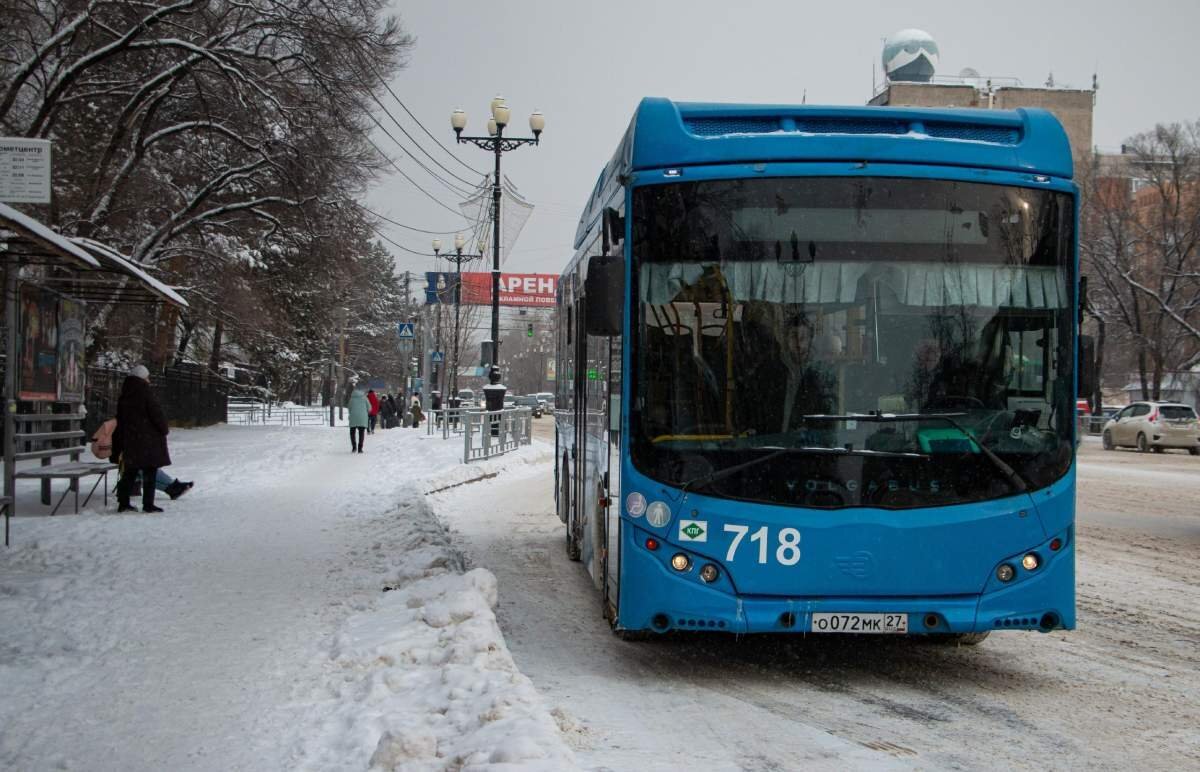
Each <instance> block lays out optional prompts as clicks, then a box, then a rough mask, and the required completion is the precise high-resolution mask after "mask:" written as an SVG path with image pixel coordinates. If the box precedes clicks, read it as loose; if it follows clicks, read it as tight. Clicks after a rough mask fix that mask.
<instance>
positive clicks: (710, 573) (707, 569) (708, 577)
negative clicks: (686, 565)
mask: <svg viewBox="0 0 1200 772" xmlns="http://www.w3.org/2000/svg"><path fill="white" fill-rule="evenodd" d="M718 574H720V572H719V571H718V570H717V567H716V566H714V565H713V564H712V563H705V564H704V565H703V566H701V567H700V578H701V579H702V580H704V582H705V583H706V584H712V583H713V582H715V581H717V576H718Z"/></svg>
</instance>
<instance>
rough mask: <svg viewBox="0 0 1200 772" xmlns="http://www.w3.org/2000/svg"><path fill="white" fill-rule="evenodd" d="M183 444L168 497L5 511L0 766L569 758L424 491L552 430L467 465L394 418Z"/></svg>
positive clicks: (32, 490)
mask: <svg viewBox="0 0 1200 772" xmlns="http://www.w3.org/2000/svg"><path fill="white" fill-rule="evenodd" d="M171 447H172V455H173V457H174V458H175V460H176V466H175V467H173V468H172V469H171V470H170V471H172V472H174V473H176V474H179V475H180V476H182V477H183V478H184V479H194V480H195V481H196V488H195V489H194V490H193V491H192V492H191V493H189V494H188V495H186V496H185V497H184V498H182V499H180V500H179V501H176V502H166V503H164V504H163V506H164V507H165V508H166V509H167V511H166V513H165V514H162V515H142V514H129V515H116V514H112V511H113V510H114V509H115V505H110V507H109V511H108V512H107V513H106V512H104V511H103V507H102V506H100V505H99V503H98V502H94V503H93V505H92V507H91V509H90V510H89V511H85V512H84V513H83V514H81V515H79V516H71V515H67V516H63V515H59V516H57V517H54V518H49V517H22V518H19V519H17V520H15V521H14V523H13V541H14V546H13V547H11V548H9V549H8V550H4V551H3V552H0V620H2V622H0V684H2V685H3V686H0V768H6V769H25V770H33V769H46V768H60V769H124V770H128V769H173V770H178V769H222V770H224V769H254V770H270V769H292V768H307V769H365V768H368V767H376V768H383V769H392V768H397V767H399V768H404V769H444V768H453V769H457V768H460V767H466V768H475V767H479V768H486V767H488V766H491V765H498V766H499V767H500V768H503V767H505V766H507V765H509V764H511V763H513V762H519V763H521V764H522V766H525V767H535V768H536V767H541V768H545V769H563V768H570V767H573V766H574V761H573V758H572V756H571V753H570V751H569V750H568V749H567V748H566V746H565V745H564V744H563V742H562V740H561V738H560V737H559V734H558V731H557V729H556V726H555V723H554V720H553V719H552V718H551V716H550V714H549V713H548V712H547V710H546V707H545V705H544V704H543V703H542V701H541V699H540V698H539V696H538V695H537V693H536V692H535V690H534V689H533V687H532V685H531V684H530V682H529V681H528V679H526V678H525V677H524V676H523V675H521V674H520V672H519V671H518V670H517V669H516V667H515V665H514V664H513V662H512V658H511V656H510V655H509V652H508V649H507V647H506V646H505V644H504V641H503V638H502V636H501V634H500V631H499V628H498V626H497V624H496V620H495V617H494V615H493V613H492V607H493V606H494V605H495V602H496V594H497V587H496V583H495V578H494V577H493V576H492V575H491V574H490V573H488V572H487V571H485V570H481V569H476V570H473V571H470V572H467V573H463V569H462V565H463V564H462V559H461V556H459V555H458V553H457V552H456V551H455V550H454V548H453V547H452V546H451V544H450V542H449V540H448V539H447V537H446V534H445V532H444V531H443V529H442V527H441V526H440V525H439V524H438V523H437V520H436V518H434V516H433V515H432V514H431V512H430V510H429V508H428V506H427V505H426V504H425V501H424V495H423V494H424V493H425V492H426V491H428V490H431V489H433V488H438V487H444V486H446V485H450V484H453V483H457V482H463V481H466V480H468V479H470V478H472V477H475V476H479V475H481V474H487V473H502V472H503V471H504V470H505V469H506V468H508V467H511V466H513V465H524V464H528V463H531V462H534V461H537V460H539V459H541V458H542V457H543V456H545V455H546V453H547V452H548V451H547V449H546V448H545V446H544V445H541V444H535V445H534V446H533V447H531V448H525V449H523V450H521V451H520V452H518V453H514V454H510V455H508V456H505V457H503V458H500V459H496V460H494V461H491V462H488V463H487V464H476V465H471V466H463V465H462V464H461V463H460V461H459V459H460V454H461V445H459V444H458V443H456V442H443V441H441V440H433V439H427V438H425V436H424V432H417V431H405V430H401V429H396V430H391V431H387V432H377V433H376V434H375V435H373V436H371V437H368V438H367V443H366V451H367V452H366V453H364V454H362V455H354V454H351V453H350V452H349V447H348V442H347V438H346V436H345V430H344V429H337V430H330V429H319V428H290V429H288V428H267V427H214V428H211V429H204V430H195V431H176V432H174V433H173V434H172V437H171ZM21 492H22V497H23V498H24V499H27V500H28V501H29V502H31V504H32V502H34V501H35V500H36V493H37V491H36V486H35V485H28V486H26V487H25V488H22V491H21ZM36 509H37V507H36V506H29V507H23V510H24V511H31V510H36ZM385 590H390V591H385Z"/></svg>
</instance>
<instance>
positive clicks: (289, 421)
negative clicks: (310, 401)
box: [226, 399, 329, 426]
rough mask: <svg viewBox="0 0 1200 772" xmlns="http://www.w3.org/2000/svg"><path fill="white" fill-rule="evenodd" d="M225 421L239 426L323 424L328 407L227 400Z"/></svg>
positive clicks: (327, 418) (326, 417) (326, 420)
mask: <svg viewBox="0 0 1200 772" xmlns="http://www.w3.org/2000/svg"><path fill="white" fill-rule="evenodd" d="M226 412H227V415H228V417H227V419H226V421H227V422H228V423H230V424H235V425H239V426H324V425H325V424H327V423H328V422H329V408H327V407H320V406H303V405H278V404H274V403H271V402H267V401H265V400H246V399H238V400H233V399H231V400H229V406H228V408H227V411H226Z"/></svg>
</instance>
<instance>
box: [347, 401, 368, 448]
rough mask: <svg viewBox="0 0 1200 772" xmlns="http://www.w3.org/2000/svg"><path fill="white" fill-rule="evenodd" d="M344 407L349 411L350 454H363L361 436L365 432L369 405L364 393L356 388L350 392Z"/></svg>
mask: <svg viewBox="0 0 1200 772" xmlns="http://www.w3.org/2000/svg"><path fill="white" fill-rule="evenodd" d="M346 407H347V408H349V409H350V452H351V453H362V452H363V435H364V434H366V431H367V416H368V414H369V413H370V409H371V403H370V402H368V401H367V395H366V393H365V392H364V391H363V390H362V389H360V388H358V387H357V386H356V387H355V388H354V391H352V392H350V399H349V400H348V401H347V402H346ZM355 432H357V433H358V440H357V442H355Z"/></svg>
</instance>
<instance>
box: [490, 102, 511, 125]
mask: <svg viewBox="0 0 1200 772" xmlns="http://www.w3.org/2000/svg"><path fill="white" fill-rule="evenodd" d="M492 117H493V118H495V119H496V125H497V126H499V127H500V128H504V127H505V126H507V125H508V122H509V119H511V118H512V110H510V109H509V107H508V105H496V106H495V107H493V108H492Z"/></svg>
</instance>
